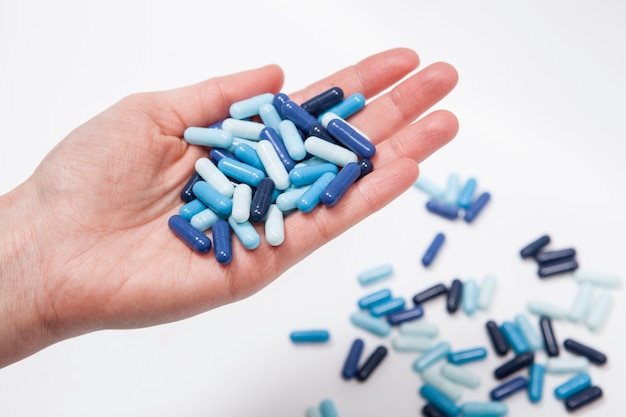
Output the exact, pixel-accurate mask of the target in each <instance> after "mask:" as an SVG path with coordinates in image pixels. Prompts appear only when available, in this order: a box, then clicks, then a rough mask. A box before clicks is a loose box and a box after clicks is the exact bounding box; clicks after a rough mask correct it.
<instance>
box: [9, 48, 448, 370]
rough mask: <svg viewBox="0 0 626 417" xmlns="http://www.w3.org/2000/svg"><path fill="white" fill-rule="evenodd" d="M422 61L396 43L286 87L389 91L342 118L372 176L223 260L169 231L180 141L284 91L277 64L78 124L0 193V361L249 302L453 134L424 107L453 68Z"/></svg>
mask: <svg viewBox="0 0 626 417" xmlns="http://www.w3.org/2000/svg"><path fill="white" fill-rule="evenodd" d="M418 66H419V58H418V56H417V54H416V53H415V52H414V51H412V50H409V49H404V48H398V49H392V50H388V51H384V52H381V53H379V54H375V55H373V56H370V57H368V58H365V59H363V60H362V61H360V62H358V63H357V64H355V65H353V66H350V67H348V68H345V69H343V70H340V71H339V72H337V73H335V74H333V75H330V76H329V77H327V78H325V79H322V80H320V81H318V82H316V83H314V84H312V85H310V86H308V87H306V88H305V89H303V90H302V91H299V92H293V93H289V96H290V98H291V99H293V100H294V101H296V102H302V101H304V100H306V99H308V98H310V97H312V96H314V95H316V94H318V93H320V92H322V91H324V90H326V89H328V88H330V87H331V86H340V87H341V88H342V89H343V90H344V93H345V95H346V96H347V95H349V94H352V93H355V92H360V93H362V94H364V95H365V97H366V98H368V99H369V98H371V97H374V96H376V95H378V94H379V93H381V92H382V91H386V92H385V94H384V95H380V96H378V97H377V98H376V99H375V100H369V101H368V105H367V106H366V108H365V109H363V110H362V111H361V112H359V113H358V114H357V115H355V116H353V117H352V118H351V119H350V121H351V123H353V124H354V125H355V126H356V127H358V128H359V129H361V130H362V131H364V132H367V134H368V135H369V136H370V139H371V140H372V142H373V143H374V144H375V145H376V149H377V152H376V155H375V156H374V158H373V163H374V167H375V168H374V171H373V172H372V173H371V174H369V175H368V176H366V177H364V178H363V179H362V180H360V181H359V182H358V183H357V184H355V186H354V187H352V188H351V189H350V190H349V191H348V192H347V193H346V194H345V195H344V197H343V198H342V200H341V201H340V202H339V203H338V205H337V206H334V207H326V206H320V207H317V208H316V209H315V210H313V211H312V212H310V213H300V212H296V213H293V214H291V215H289V216H288V217H287V218H286V219H285V241H284V243H283V244H282V245H280V246H278V247H272V246H270V245H269V244H268V243H267V242H264V241H263V242H262V243H261V245H260V246H259V247H258V248H257V249H255V250H247V249H245V248H244V247H243V246H242V245H241V244H240V243H239V241H238V240H237V239H236V238H234V239H233V253H234V257H233V261H232V262H231V263H230V264H229V265H220V264H219V263H217V262H216V261H215V258H214V255H213V252H212V251H211V252H209V253H208V254H205V255H199V254H196V253H194V252H193V251H192V250H191V249H190V248H189V247H187V246H186V245H185V244H184V243H183V242H181V241H180V240H179V239H177V238H176V237H175V236H174V235H173V233H172V232H171V231H170V230H169V228H168V227H167V221H168V219H169V217H170V216H171V215H173V214H176V213H178V210H179V209H180V206H181V205H182V202H181V200H180V190H181V189H182V187H183V186H184V184H185V183H186V182H187V180H188V179H189V177H190V175H191V174H192V172H193V169H194V168H193V167H194V163H195V161H196V160H197V159H198V158H200V157H202V156H206V155H207V149H206V148H202V147H199V146H194V145H189V144H187V143H186V142H185V141H184V140H182V139H181V137H182V135H183V131H184V130H185V128H186V127H188V126H208V125H211V124H213V123H215V122H217V121H219V120H221V119H223V118H225V117H228V108H229V106H230V104H231V103H233V102H236V101H238V100H242V99H244V98H247V97H250V96H253V95H257V94H261V93H265V92H272V93H277V92H280V91H281V86H282V83H283V73H282V70H281V69H280V68H279V67H278V66H275V65H269V66H265V67H262V68H258V69H253V70H250V71H244V72H240V73H237V74H233V75H228V76H224V77H216V78H212V79H209V80H207V81H204V82H201V83H198V84H195V85H191V86H187V87H183V88H179V89H175V90H169V91H163V92H150V93H141V94H134V95H131V96H128V97H126V98H124V99H122V100H121V101H119V102H118V103H116V104H114V105H113V106H111V107H110V108H108V109H106V110H104V111H103V112H102V113H100V114H98V115H96V116H95V117H94V118H92V119H91V120H88V121H87V122H86V123H84V124H83V125H81V126H79V127H77V128H76V129H75V130H74V131H72V132H71V133H70V134H69V135H68V136H67V137H66V138H64V139H63V140H62V141H61V142H59V143H58V145H57V146H56V147H54V148H53V149H52V150H51V152H50V153H49V154H48V155H47V156H46V157H45V158H44V159H43V161H42V162H41V163H40V165H39V166H38V167H37V168H36V170H35V171H34V172H33V174H32V175H31V176H30V177H29V178H28V179H27V180H26V181H25V182H23V183H22V184H20V185H19V186H17V187H16V188H15V189H14V190H12V191H10V192H9V193H7V194H5V195H3V196H0V236H2V241H0V334H1V335H2V337H1V338H0V367H2V366H7V365H9V364H11V363H14V362H16V361H19V360H21V359H23V358H26V357H28V356H29V355H32V354H34V353H36V352H37V351H39V350H41V349H44V348H45V347H47V346H50V345H52V344H54V343H57V342H59V341H62V340H64V339H68V338H71V337H75V336H79V335H81V334H85V333H88V332H93V331H97V330H101V329H116V328H117V329H120V328H139V327H145V326H152V325H157V324H162V323H166V322H172V321H176V320H181V319H184V318H187V317H191V316H193V315H196V314H199V313H202V312H205V311H207V310H210V309H213V308H215V307H218V306H221V305H224V304H227V303H231V302H234V301H237V300H240V299H243V298H245V297H248V296H249V295H251V294H253V293H255V292H257V291H259V290H261V289H262V288H263V287H265V286H266V285H268V284H269V283H270V282H272V281H273V280H275V279H276V278H277V277H278V276H280V275H281V274H282V273H284V272H285V271H286V270H288V269H289V268H290V267H291V266H293V265H294V264H296V263H297V262H298V261H300V260H302V259H303V258H305V257H306V256H307V255H309V254H310V253H312V252H313V251H315V250H316V249H317V248H319V247H320V246H322V245H324V244H325V243H327V242H329V241H330V240H332V239H333V238H335V237H337V236H338V235H340V234H341V233H342V232H344V231H346V230H348V229H349V228H350V227H351V226H353V225H354V224H356V223H357V222H359V221H361V220H363V219H364V218H366V217H367V216H368V215H370V214H372V213H374V212H376V211H378V210H380V209H381V208H383V207H385V205H387V204H388V203H390V202H391V201H393V199H394V198H396V197H398V196H399V195H400V194H402V193H403V192H404V191H405V190H406V189H407V188H409V187H410V186H411V185H412V184H413V183H414V182H415V180H416V179H417V176H418V172H419V168H418V165H419V163H420V162H421V161H423V160H424V159H425V158H427V157H428V156H429V155H431V154H432V153H433V152H435V151H436V150H437V149H439V148H440V147H442V146H443V145H445V144H446V143H448V142H449V141H450V140H451V139H453V138H454V136H455V135H456V133H457V131H458V121H457V119H456V117H455V116H454V115H453V114H452V113H450V112H448V111H446V110H437V111H431V112H429V109H430V108H431V107H432V106H433V105H435V104H436V103H437V102H439V101H440V100H441V99H442V98H443V97H445V96H446V95H447V94H448V93H449V92H450V91H451V90H452V89H453V88H454V86H455V85H456V83H457V72H456V70H455V69H454V68H453V67H452V66H450V65H449V64H446V63H434V64H432V65H429V66H427V67H425V68H423V69H421V70H419V71H417V68H418ZM330 210H332V211H333V213H327V211H330ZM331 214H332V215H331ZM258 226H259V233H260V234H261V236H263V231H262V225H258ZM298 236H306V239H303V238H298Z"/></svg>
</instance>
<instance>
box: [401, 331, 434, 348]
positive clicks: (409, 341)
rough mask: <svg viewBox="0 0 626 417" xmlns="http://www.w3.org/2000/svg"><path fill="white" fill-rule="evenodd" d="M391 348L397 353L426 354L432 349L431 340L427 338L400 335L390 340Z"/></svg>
mask: <svg viewBox="0 0 626 417" xmlns="http://www.w3.org/2000/svg"><path fill="white" fill-rule="evenodd" d="M391 346H392V347H393V348H394V350H396V351H398V352H426V351H427V350H429V349H431V348H432V347H433V340H432V338H430V337H427V336H416V335H410V334H401V335H398V336H396V337H394V338H393V339H391Z"/></svg>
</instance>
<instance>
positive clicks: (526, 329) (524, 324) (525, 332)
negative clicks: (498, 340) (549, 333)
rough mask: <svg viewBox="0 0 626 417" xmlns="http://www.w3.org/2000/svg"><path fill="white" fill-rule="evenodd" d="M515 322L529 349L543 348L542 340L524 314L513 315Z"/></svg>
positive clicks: (534, 350)
mask: <svg viewBox="0 0 626 417" xmlns="http://www.w3.org/2000/svg"><path fill="white" fill-rule="evenodd" d="M515 324H516V325H517V328H518V329H519V331H520V333H521V334H522V337H523V338H524V340H525V341H526V344H527V345H528V348H529V349H530V350H532V351H533V352H537V351H538V350H541V349H543V341H542V339H541V336H540V335H539V332H538V331H536V330H535V329H534V328H533V325H532V324H531V323H530V320H528V317H527V316H526V315H525V314H517V315H516V316H515Z"/></svg>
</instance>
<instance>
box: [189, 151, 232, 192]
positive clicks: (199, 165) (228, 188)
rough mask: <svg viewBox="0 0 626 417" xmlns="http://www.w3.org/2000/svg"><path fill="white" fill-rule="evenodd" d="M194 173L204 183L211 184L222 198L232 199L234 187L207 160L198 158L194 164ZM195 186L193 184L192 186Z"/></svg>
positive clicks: (215, 166) (211, 162)
mask: <svg viewBox="0 0 626 417" xmlns="http://www.w3.org/2000/svg"><path fill="white" fill-rule="evenodd" d="M195 168H196V172H197V173H198V175H200V177H202V179H203V180H204V181H206V182H207V183H208V184H211V186H212V187H213V188H215V189H216V190H217V191H218V192H220V193H221V194H222V195H223V196H224V197H232V196H233V191H235V186H234V185H233V183H232V182H231V181H230V179H228V177H227V176H226V175H225V174H224V173H223V172H222V171H220V170H219V168H218V167H217V165H215V164H214V163H213V161H211V160H210V159H209V158H204V157H203V158H199V159H198V160H197V161H196V164H195ZM194 186H195V184H194Z"/></svg>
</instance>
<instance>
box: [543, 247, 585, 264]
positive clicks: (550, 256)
mask: <svg viewBox="0 0 626 417" xmlns="http://www.w3.org/2000/svg"><path fill="white" fill-rule="evenodd" d="M574 256H576V249H574V248H565V249H558V250H544V251H539V252H538V253H537V254H536V255H535V261H537V262H539V263H544V262H552V261H556V260H558V259H563V258H573V257H574Z"/></svg>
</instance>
